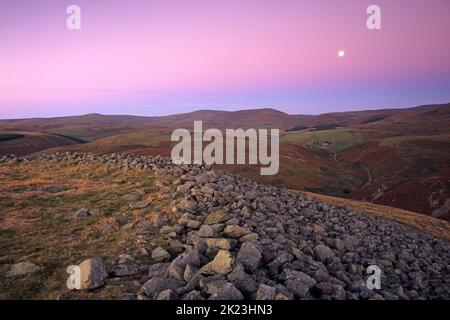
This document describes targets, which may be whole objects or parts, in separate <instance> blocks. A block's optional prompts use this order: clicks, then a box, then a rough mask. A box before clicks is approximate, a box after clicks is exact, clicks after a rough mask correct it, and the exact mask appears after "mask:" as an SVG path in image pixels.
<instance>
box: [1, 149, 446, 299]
mask: <svg viewBox="0 0 450 320" xmlns="http://www.w3.org/2000/svg"><path fill="white" fill-rule="evenodd" d="M23 161H24V162H29V161H66V162H68V163H71V164H73V165H82V164H84V163H87V162H92V161H96V162H99V163H103V164H105V165H107V166H115V167H120V168H124V169H125V170H126V169H141V170H148V171H149V173H151V174H152V175H155V176H157V177H160V178H161V179H163V180H164V181H166V183H169V182H170V184H171V185H170V186H169V188H168V190H169V191H168V192H169V193H170V197H171V201H172V203H173V211H174V212H176V214H177V219H176V220H173V219H172V220H170V219H169V220H166V219H162V218H161V219H159V220H155V226H156V225H157V226H158V230H159V233H160V234H161V235H163V236H165V237H166V238H167V241H168V246H167V247H165V248H161V247H158V248H153V251H152V252H151V253H149V257H148V259H149V264H150V265H149V267H148V270H147V269H146V270H145V272H146V273H147V276H146V281H145V283H143V284H142V286H141V287H140V288H138V289H137V290H136V291H137V292H136V297H137V298H138V299H162V300H167V299H185V300H200V299H212V300H214V299H232V300H234V299H236V300H239V299H261V300H272V299H277V300H288V299H327V300H328V299H339V300H340V299H389V300H396V299H406V300H407V299H450V244H449V243H448V242H446V241H443V240H440V239H436V238H433V237H432V236H430V235H427V234H424V233H421V232H418V231H416V230H413V229H410V228H408V227H405V226H403V225H400V224H397V223H394V222H391V221H387V220H383V219H380V218H376V217H373V216H369V215H365V214H361V213H358V212H355V211H353V210H352V209H349V208H346V207H341V206H334V205H330V204H327V203H324V202H321V201H317V200H314V199H312V198H311V197H309V196H308V195H305V194H303V193H300V192H292V191H289V190H287V189H282V188H276V187H272V186H268V185H260V184H257V183H255V182H253V181H250V180H247V179H244V178H242V177H239V176H236V175H231V174H226V173H222V172H219V171H215V170H212V169H211V168H210V167H209V166H204V165H181V166H177V165H173V164H172V163H171V160H170V159H167V158H163V157H139V156H132V155H119V154H112V155H103V156H99V155H93V154H83V153H55V154H44V155H37V156H29V157H25V158H17V157H14V156H3V157H0V162H3V163H16V162H23ZM129 198H130V199H129V200H133V201H134V198H133V197H131V196H129ZM134 206H135V207H138V208H141V207H146V204H145V203H137V204H135V205H134ZM169 252H171V253H172V252H179V254H177V255H171V254H170V253H169ZM370 265H377V266H379V267H380V268H381V270H382V278H381V286H382V288H381V289H379V290H377V289H375V290H371V289H369V288H368V287H367V285H366V280H367V278H368V276H369V275H368V274H366V268H367V267H368V266H370ZM102 274H103V273H102Z"/></svg>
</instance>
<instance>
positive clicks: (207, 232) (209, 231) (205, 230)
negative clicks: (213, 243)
mask: <svg viewBox="0 0 450 320" xmlns="http://www.w3.org/2000/svg"><path fill="white" fill-rule="evenodd" d="M197 236H199V237H200V238H211V237H213V236H214V229H213V228H212V227H211V226H209V225H206V224H204V225H202V227H201V228H200V229H199V230H198V232H197Z"/></svg>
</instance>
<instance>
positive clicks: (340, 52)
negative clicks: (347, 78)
mask: <svg viewBox="0 0 450 320" xmlns="http://www.w3.org/2000/svg"><path fill="white" fill-rule="evenodd" d="M344 56H345V51H344V50H339V51H338V57H339V58H343V57H344Z"/></svg>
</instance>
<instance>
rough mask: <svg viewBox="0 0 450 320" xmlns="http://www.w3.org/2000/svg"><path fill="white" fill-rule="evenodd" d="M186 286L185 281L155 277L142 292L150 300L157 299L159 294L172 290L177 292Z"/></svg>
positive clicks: (146, 284) (145, 284)
mask: <svg viewBox="0 0 450 320" xmlns="http://www.w3.org/2000/svg"><path fill="white" fill-rule="evenodd" d="M182 286H184V281H181V280H178V279H173V278H168V277H155V278H152V279H150V280H148V281H147V282H146V283H144V285H143V286H142V288H141V291H142V292H143V293H144V294H145V295H146V296H148V297H150V298H155V297H156V296H157V294H158V293H160V292H162V291H164V290H167V289H172V290H176V289H178V288H180V287H182Z"/></svg>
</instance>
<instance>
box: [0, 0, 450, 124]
mask: <svg viewBox="0 0 450 320" xmlns="http://www.w3.org/2000/svg"><path fill="white" fill-rule="evenodd" d="M70 4H77V5H79V6H80V7H81V10H82V30H80V31H69V30H67V29H66V18H67V14H66V12H65V11H66V7H67V6H68V5H70ZM370 4H378V5H379V6H380V7H381V10H382V28H383V29H382V30H379V31H369V30H368V29H367V28H366V18H367V14H366V8H367V6H368V5H370ZM449 34H450V1H448V0H430V1H425V0H409V1H406V0H395V1H391V0H389V1H381V0H376V1H365V0H342V1H336V0H329V1H324V0H322V1H318V0H316V1H313V0H310V1H309V0H308V1H301V0H295V1H294V0H293V1H289V0H277V1H275V0H273V1H268V0H254V1H253V0H252V1H249V0H243V1H206V0H205V1H190V0H182V1H175V0H164V1H137V0H131V1H112V0H108V1H106V0H99V1H81V0H72V1H61V0H58V1H56V0H55V1H50V0H48V1H23V0H16V1H9V2H8V3H6V2H5V1H2V2H1V3H0V48H1V49H0V118H16V117H31V116H55V115H66V114H80V113H88V112H101V113H107V114H113V113H116V114H117V113H123V114H141V115H154V114H167V113H172V112H186V111H190V110H195V109H199V108H209V109H241V108H255V107H275V108H277V109H280V110H283V111H286V112H289V113H322V112H329V111H343V110H352V109H365V108H381V107H407V106H414V105H418V104H423V103H438V102H448V101H450V41H449ZM340 49H343V50H345V52H346V56H345V57H344V58H343V59H340V58H338V57H337V52H338V50H340Z"/></svg>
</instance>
